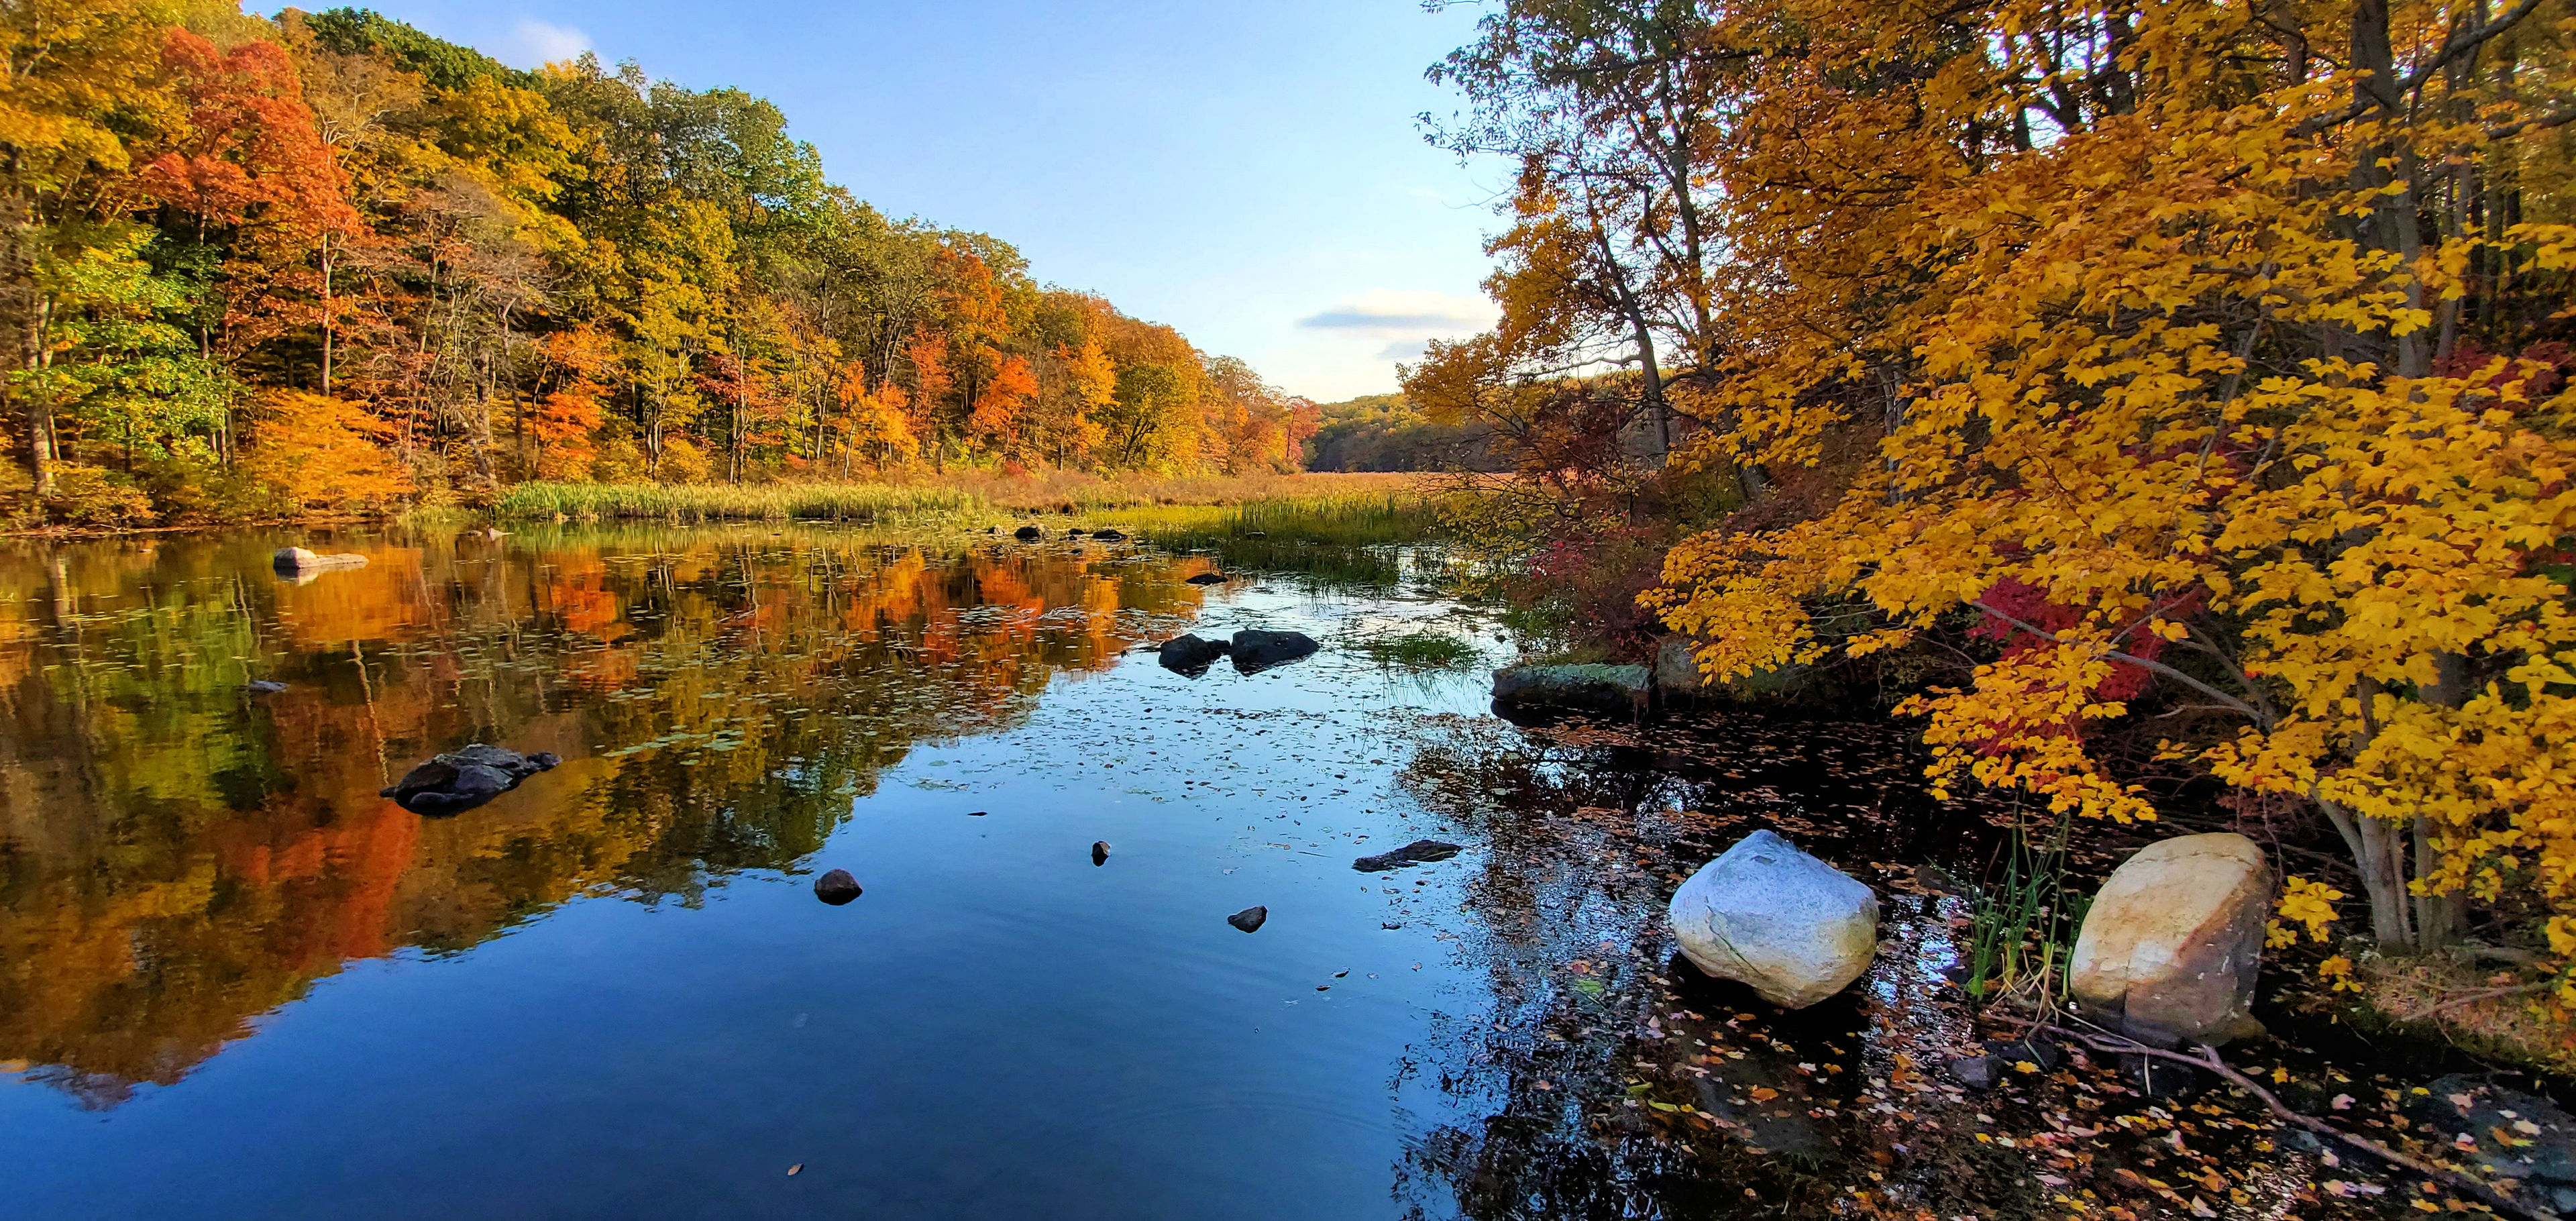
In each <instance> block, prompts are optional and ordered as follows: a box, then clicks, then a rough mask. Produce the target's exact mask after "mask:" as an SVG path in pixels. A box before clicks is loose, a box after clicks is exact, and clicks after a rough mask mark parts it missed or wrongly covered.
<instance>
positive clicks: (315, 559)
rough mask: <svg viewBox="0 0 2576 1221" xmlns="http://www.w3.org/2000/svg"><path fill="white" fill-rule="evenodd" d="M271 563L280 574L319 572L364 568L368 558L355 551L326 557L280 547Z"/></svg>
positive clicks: (311, 552) (318, 553)
mask: <svg viewBox="0 0 2576 1221" xmlns="http://www.w3.org/2000/svg"><path fill="white" fill-rule="evenodd" d="M269 562H270V563H271V564H273V565H274V566H275V567H276V568H277V570H278V571H279V572H319V571H322V570H324V569H328V568H364V567H366V566H367V557H365V556H363V555H359V554H358V553H356V552H354V551H350V552H342V553H340V554H338V555H324V554H322V553H320V552H318V551H307V550H305V549H304V548H302V547H280V548H278V549H277V554H276V555H275V556H274V557H272V558H271V559H270V561H269Z"/></svg>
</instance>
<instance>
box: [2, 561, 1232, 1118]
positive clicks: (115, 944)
mask: <svg viewBox="0 0 2576 1221" xmlns="http://www.w3.org/2000/svg"><path fill="white" fill-rule="evenodd" d="M279 541H281V540H276V539H265V538H259V537H251V536H235V537H227V538H220V539H199V540H166V541H160V542H157V543H136V542H126V541H119V542H109V543H100V544H84V545H79V546H68V547H59V548H49V549H33V548H29V549H19V550H10V551H0V1063H7V1062H9V1061H13V1060H14V1061H18V1062H21V1063H26V1064H32V1065H35V1066H39V1067H37V1068H35V1069H34V1070H33V1071H32V1072H31V1073H30V1075H31V1076H32V1077H33V1078H35V1079H39V1080H47V1081H52V1082H54V1083H55V1084H57V1085H60V1086H62V1087H63V1088H65V1089H67V1090H69V1091H71V1092H72V1093H74V1094H75V1095H76V1096H78V1097H80V1098H82V1099H83V1100H84V1101H85V1102H87V1103H89V1104H91V1105H112V1104H113V1103H115V1102H117V1101H119V1100H121V1099H122V1098H123V1097H125V1096H126V1095H127V1094H128V1093H129V1091H130V1088H131V1083H136V1082H145V1081H150V1082H160V1083H169V1082H173V1081H176V1080H177V1079H178V1078H179V1077H180V1076H182V1075H184V1074H185V1073H186V1072H187V1071H188V1070H189V1069H191V1068H192V1067H193V1066H194V1065H196V1064H197V1063H199V1062H200V1061H202V1060H203V1059H204V1058H205V1057H207V1056H209V1055H211V1054H213V1053H214V1052H215V1051H216V1050H217V1049H218V1048H220V1047H221V1046H222V1044H223V1043H224V1042H225V1041H227V1040H230V1039H233V1038H238V1037H241V1036H242V1035H243V1034H244V1033H246V1030H247V1027H246V1025H245V1022H246V1020H247V1018H248V1017H249V1016H250V1015H253V1014H257V1013H260V1012H263V1011H265V1010H268V1009H271V1008H274V1007H276V1006H278V1005H280V1004H284V1003H286V1002H288V1001H291V1000H294V999H295V998H296V997H298V996H300V995H302V994H303V992H304V990H305V989H306V988H307V987H308V986H309V985H310V983H311V981H313V980H314V979H316V978H319V977H321V976H325V975H328V974H331V973H332V972H334V971H336V970H338V969H339V966H340V965H341V964H342V963H343V962H346V961H348V960H351V959H356V958H367V957H376V956H381V955H385V954H388V953H392V952H394V951H395V950H397V949H399V948H402V947H405V946H415V947H421V948H424V949H428V950H431V951H433V952H435V951H446V950H458V949H463V948H466V947H470V946H472V945H475V944H477V943H479V942H480V941H482V940H484V939H486V938H488V937H490V936H492V935H493V934H494V933H495V932H497V931H498V930H500V929H502V928H505V927H507V926H508V925H510V924H511V923H513V922H515V921H518V920H521V919H525V918H527V917H528V916H530V915H531V914H533V913H537V912H541V911H543V910H545V909H547V908H548V907H550V906H552V905H554V904H557V903H560V902H562V901H564V900H566V899H568V898H571V897H573V896H576V895H579V894H583V893H586V892H608V893H618V894H624V895H627V896H630V897H633V898H636V899H639V900H642V901H646V902H658V901H662V900H664V899H671V900H676V901H679V902H682V903H691V902H695V901H697V899H698V898H699V896H700V895H701V894H702V893H703V891H704V889H705V888H706V887H707V886H708V885H710V884H712V883H715V882H718V881H720V880H721V878H722V877H723V876H724V875H725V874H727V873H729V872H732V871H736V870H743V869H768V868H780V867H786V866H789V865H792V864H793V863H794V862H795V861H797V860H798V859H800V858H802V857H803V856H805V855H806V854H808V853H811V852H812V851H814V850H815V849H816V848H818V847H819V846H820V845H821V843H822V841H823V840H824V838H825V837H826V836H827V835H828V834H829V833H830V831H831V830H832V828H833V827H834V826H836V825H837V824H838V822H839V820H840V819H842V818H843V817H846V815H847V812H848V810H849V808H850V802H851V800H852V799H853V798H854V797H856V796H858V795H861V794H864V793H866V792H869V791H871V790H872V789H873V788H874V786H875V784H876V778H877V776H878V774H879V773H880V772H881V771H882V770H883V769H884V768H886V767H888V766H891V765H892V764H894V763H896V762H898V761H900V760H901V759H902V758H903V757H904V755H905V754H906V753H907V752H908V751H909V750H910V748H911V746H912V745H913V744H914V743H915V742H917V741H921V740H923V739H936V738H948V737H955V736H959V735H965V734H973V733H979V732H985V731H989V730H992V729H996V728H1001V727H1006V726H1008V725H1010V724H1013V723H1016V722H1017V721H1018V720H1019V719H1021V718H1023V717H1025V715H1026V714H1027V711H1028V709H1029V708H1030V707H1031V706H1032V702H1033V700H1034V699H1035V697H1036V696H1037V694H1038V693H1040V692H1042V691H1043V690H1044V689H1045V687H1046V685H1047V684H1048V682H1049V681H1050V680H1051V679H1052V678H1053V676H1055V675H1056V674H1059V673H1063V672H1067V671H1077V672H1078V671H1083V670H1090V669H1098V668H1103V667H1105V666H1107V665H1109V664H1111V663H1112V662H1113V661H1114V660H1115V658H1116V657H1117V655H1118V654H1119V653H1121V652H1123V651H1124V650H1125V649H1127V648H1128V647H1130V646H1131V645H1132V644H1134V643H1135V642H1136V641H1138V640H1140V639H1142V638H1143V637H1144V636H1145V635H1146V634H1147V633H1148V631H1149V630H1150V628H1151V627H1152V626H1153V623H1154V622H1155V620H1156V618H1157V617H1166V616H1186V615H1187V614H1189V613H1191V612H1192V611H1193V610H1194V609H1195V608H1196V605H1197V601H1198V597H1199V593H1198V591H1197V590H1195V589H1193V588H1191V587H1189V586H1186V585H1183V584H1180V583H1179V582H1178V581H1177V579H1176V578H1175V576H1174V574H1173V572H1172V571H1170V570H1171V569H1172V568H1173V567H1174V565H1173V564H1172V563H1171V562H1169V561H1163V560H1156V559H1151V558H1138V557H1134V556H1129V557H1126V558H1119V557H1116V556H1114V555H1112V554H1110V553H1106V552H1099V551H1095V552H1093V553H1092V554H1091V555H1090V556H1088V557H1082V558H1077V557H1075V556H1074V555H1072V554H1071V553H1069V552H1068V551H1066V550H1063V549H1049V550H1035V549H1028V548H1014V549H1010V550H1008V551H1003V550H999V549H988V550H985V551H982V552H978V553H970V554H964V555H954V556H939V555H930V554H925V553H924V552H923V551H921V550H919V549H917V548H912V547H903V546H893V545H886V544H882V543H876V542H870V541H866V540H861V539H856V538H853V537H851V536H846V535H841V536H835V535H831V534H822V533H816V532H808V531H801V530H800V531H794V532H780V531H774V530H771V529H768V528H757V529H742V530H731V531H728V530H703V531H686V532H647V531H633V532H630V531H616V530H612V531H594V532H589V533H587V534H582V533H573V534H560V533H554V534H549V535H546V536H544V537H534V538H525V537H523V538H519V539H514V540H511V542H510V544H509V545H508V546H506V547H496V546H491V545H488V544H480V543H461V544H460V543H450V542H449V541H446V540H422V541H419V542H418V545H416V546H409V547H374V548H367V547H364V545H363V544H362V545H361V546H360V547H359V548H357V549H363V550H368V551H369V553H370V554H371V556H372V562H371V563H370V564H369V565H368V566H367V567H366V568H362V569H356V570H350V571H345V572H335V573H331V574H328V575H326V576H324V577H323V578H321V579H319V580H316V581H313V582H310V583H307V584H301V585H298V584H294V583H289V582H282V581H278V580H276V579H274V578H272V577H271V576H270V575H269V573H268V562H267V560H268V554H269V552H270V551H271V550H272V549H273V548H274V547H275V546H276V545H277V543H278V542H279ZM251 677H264V678H273V679H279V680H282V681H285V682H286V683H288V684H289V688H288V690H287V691H285V692H283V693H279V694H276V695H269V696H252V695H249V694H246V693H245V691H244V690H243V686H242V684H243V683H244V682H245V681H246V680H247V679H249V678H251ZM473 741H489V742H499V743H504V744H508V745H511V746H513V747H517V748H520V749H526V750H539V749H544V750H553V751H555V752H556V753H558V754H561V755H563V756H564V757H565V759H566V763H565V765H564V766H563V767H562V768H559V769H558V770H557V771H555V772H553V773H549V774H548V775H547V776H546V777H544V778H543V779H542V780H541V781H539V782H535V783H531V784H530V785H527V786H524V787H522V788H521V789H520V790H518V791H517V792H515V793H513V794H512V795H511V796H510V797H509V798H507V799H505V800H503V801H501V802H496V803H494V804H493V805H491V806H487V807H484V808H483V809H480V810H476V811H473V812H471V813H469V814H467V815H464V816H461V817H458V818H453V819H444V820H438V819H422V818H420V817H418V816H416V815H412V814H409V813H407V812H405V811H403V810H402V809H400V808H399V807H397V806H394V805H393V804H392V803H391V802H389V801H386V800H384V799H382V798H380V797H378V796H377V795H376V790H377V789H378V788H380V787H382V786H383V785H385V784H386V783H388V782H389V781H390V779H391V778H392V777H393V776H395V775H398V774H400V772H401V771H402V770H403V769H405V768H407V767H409V766H410V765H411V764H412V763H414V762H417V761H418V760H420V759H421V758H423V757H426V756H427V755H430V754H433V753H435V752H437V751H440V750H446V749H452V748H454V747H456V746H458V745H462V744H464V743H467V742H473Z"/></svg>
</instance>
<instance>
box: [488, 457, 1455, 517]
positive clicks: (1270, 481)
mask: <svg viewBox="0 0 2576 1221" xmlns="http://www.w3.org/2000/svg"><path fill="white" fill-rule="evenodd" d="M1428 488H1429V485H1428V484H1427V483H1426V482H1425V481H1424V477H1423V476H1420V475H1408V474H1344V473H1331V472H1328V473H1319V474H1304V473H1300V474H1294V475H1274V474H1261V475H1239V476H1237V475H1178V476H1174V475H1146V474H1127V475H1118V476H1113V477H1108V478H1103V477H1101V476H1098V475H1090V474H1084V473H1081V472H1078V471H1038V472H1032V473H1030V474H1026V475H1018V476H1013V475H1005V474H1002V473H1000V472H996V471H988V470H972V471H955V472H951V473H948V474H944V475H932V474H928V473H918V474H914V473H906V474H898V475H892V476H888V477H886V478H884V479H881V480H877V481H871V482H864V483H826V482H810V483H809V482H779V483H755V484H730V483H707V484H671V483H630V484H602V483H522V484H519V485H517V486H515V487H512V488H510V489H509V490H508V491H507V492H505V493H503V494H502V496H501V498H500V500H499V502H498V503H497V504H495V506H494V511H495V513H496V514H497V515H499V516H501V517H505V518H518V519H526V518H542V517H552V516H555V515H557V514H561V515H563V516H566V517H576V518H655V519H668V520H679V521H710V520H723V519H729V518H730V519H764V518H765V519H773V520H774V519H787V518H810V519H823V520H832V521H877V520H883V519H888V518H899V517H915V516H921V515H927V514H939V513H952V514H953V513H979V512H987V511H993V510H1000V511H1004V512H1013V511H1018V512H1062V513H1097V512H1104V511H1109V510H1117V509H1138V508H1151V507H1156V506H1198V507H1206V506H1225V505H1249V504H1254V503H1260V502H1299V503H1304V502H1315V501H1339V500H1347V499H1351V498H1355V497H1363V496H1366V497H1377V498H1381V499H1384V498H1396V499H1402V500H1408V501H1410V500H1415V499H1418V498H1419V495H1420V494H1421V493H1422V492H1425V491H1427V490H1428Z"/></svg>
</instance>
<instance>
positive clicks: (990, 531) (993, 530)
mask: <svg viewBox="0 0 2576 1221" xmlns="http://www.w3.org/2000/svg"><path fill="white" fill-rule="evenodd" d="M1001 532H1002V528H1001V527H1000V526H986V527H984V533H986V534H999V533H1001Z"/></svg>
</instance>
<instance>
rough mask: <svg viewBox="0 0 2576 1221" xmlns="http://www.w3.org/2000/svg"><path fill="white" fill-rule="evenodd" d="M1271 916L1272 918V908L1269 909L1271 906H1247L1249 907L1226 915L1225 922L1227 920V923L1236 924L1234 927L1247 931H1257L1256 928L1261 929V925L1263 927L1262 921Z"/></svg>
mask: <svg viewBox="0 0 2576 1221" xmlns="http://www.w3.org/2000/svg"><path fill="white" fill-rule="evenodd" d="M1269 918H1270V909H1269V908H1267V907H1247V908H1244V909H1243V910H1242V911H1239V912H1236V913H1234V914H1233V915H1231V916H1228V917H1226V918H1225V922H1226V923H1228V924H1231V925H1233V926H1234V927H1236V928H1239V929H1242V930H1243V931H1245V932H1247V933H1249V932H1254V931H1256V930H1258V929H1260V927H1261V922H1262V921H1264V920H1268V919H1269Z"/></svg>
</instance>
